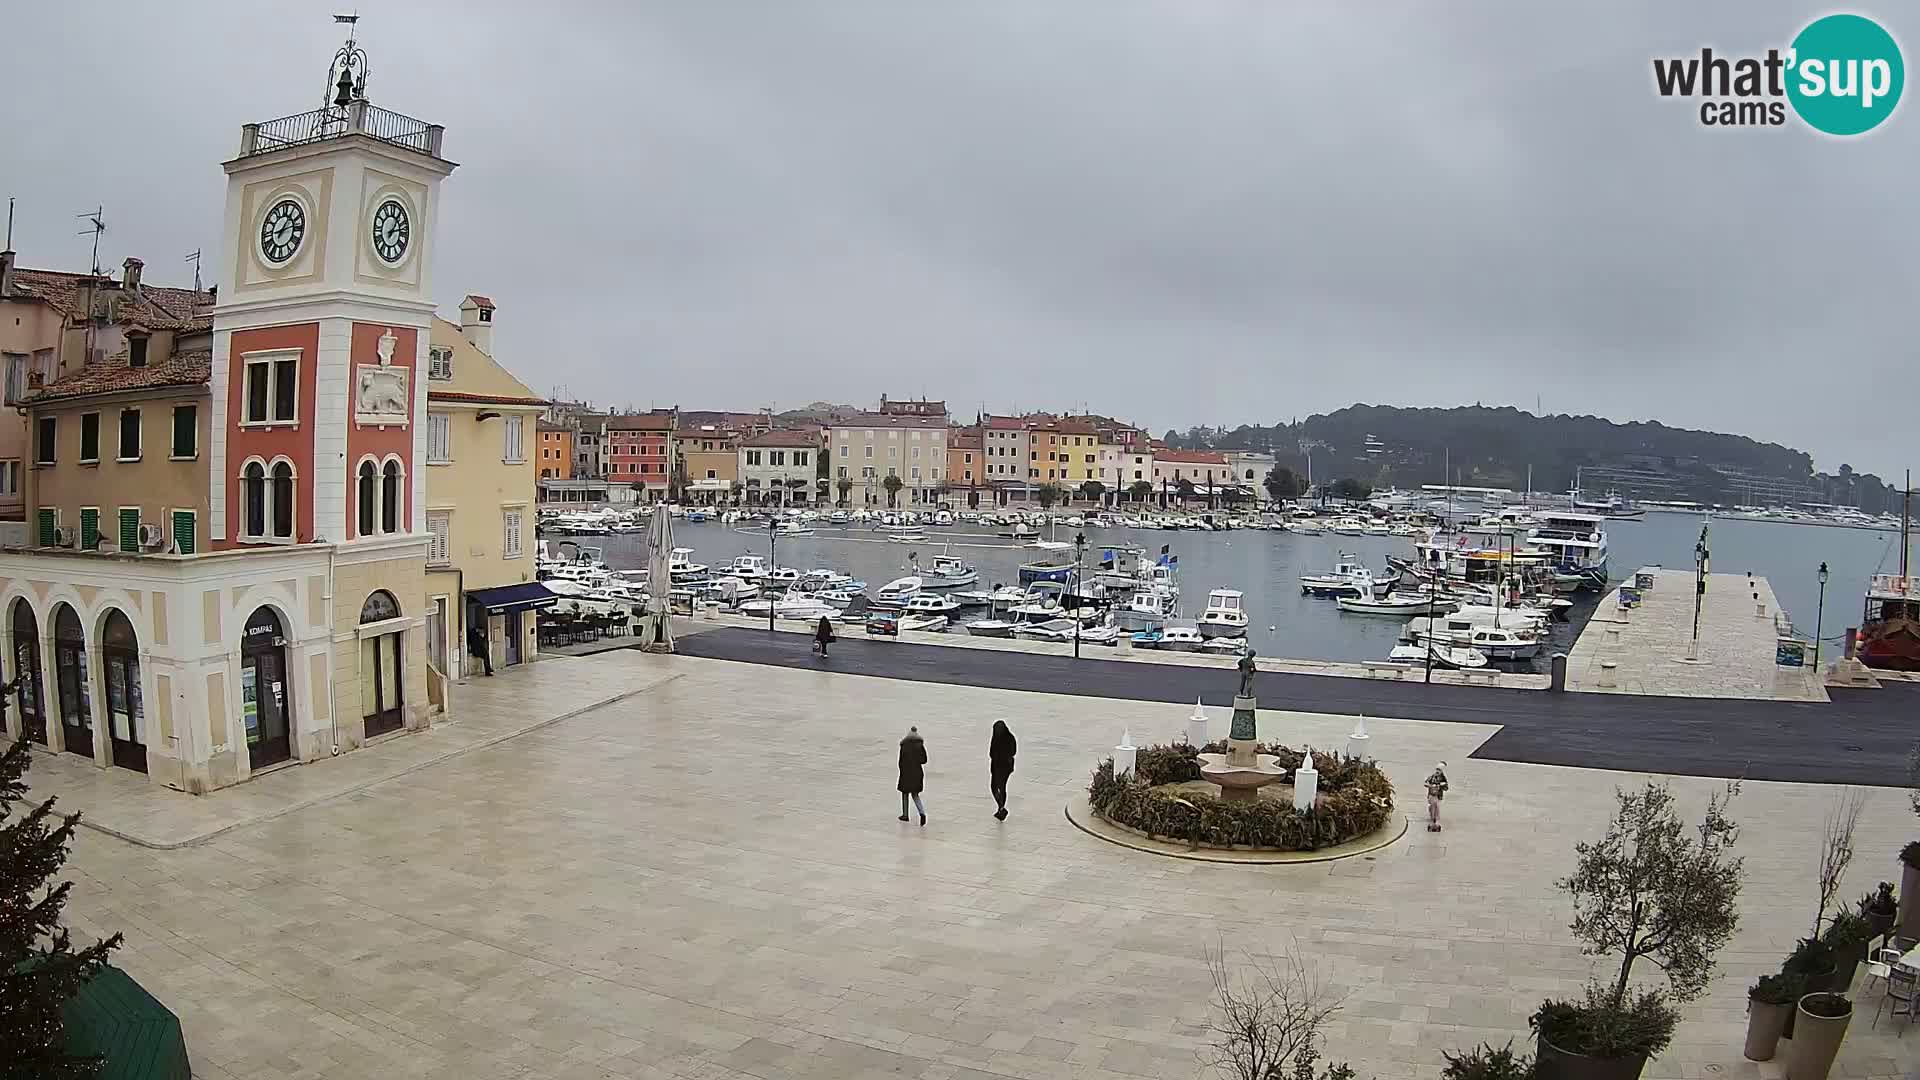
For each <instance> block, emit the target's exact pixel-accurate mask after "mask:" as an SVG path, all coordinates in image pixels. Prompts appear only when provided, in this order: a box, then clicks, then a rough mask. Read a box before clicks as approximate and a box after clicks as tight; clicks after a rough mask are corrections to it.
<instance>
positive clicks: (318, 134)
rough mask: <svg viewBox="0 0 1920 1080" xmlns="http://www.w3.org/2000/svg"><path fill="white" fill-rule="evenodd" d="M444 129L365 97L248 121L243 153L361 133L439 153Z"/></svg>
mask: <svg viewBox="0 0 1920 1080" xmlns="http://www.w3.org/2000/svg"><path fill="white" fill-rule="evenodd" d="M444 131H445V129H444V128H442V127H441V126H440V125H438V124H429V123H427V122H425V121H423V120H415V119H414V118H413V117H411V116H404V115H402V114H400V113H397V112H393V111H392V110H389V109H382V108H380V107H379V106H377V105H371V104H368V103H367V102H365V101H356V102H354V103H353V104H351V105H349V106H347V107H346V108H344V109H342V108H335V107H331V106H330V107H328V108H324V109H314V110H313V111H311V112H303V113H295V114H294V115H292V116H282V117H280V118H279V119H277V120H268V121H266V122H265V123H261V124H248V125H246V126H245V127H243V128H242V129H241V136H240V156H241V157H251V156H253V155H255V154H268V153H272V152H273V151H275V150H284V149H287V148H288V147H292V146H305V145H307V144H309V143H317V142H324V141H325V140H327V139H338V138H341V137H342V136H345V135H355V134H358V135H366V136H369V137H371V138H375V139H379V140H380V141H381V142H384V143H387V144H389V145H392V146H399V147H403V148H405V149H408V150H413V151H417V152H419V153H422V154H431V155H433V156H435V157H438V156H439V154H440V139H441V135H442V134H443V133H444Z"/></svg>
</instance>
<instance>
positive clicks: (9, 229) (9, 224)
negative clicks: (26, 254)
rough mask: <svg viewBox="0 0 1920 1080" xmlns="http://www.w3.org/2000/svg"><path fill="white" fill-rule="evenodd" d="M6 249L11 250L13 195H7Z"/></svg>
mask: <svg viewBox="0 0 1920 1080" xmlns="http://www.w3.org/2000/svg"><path fill="white" fill-rule="evenodd" d="M5 250H7V251H12V250H13V196H11V195H9V196H7V246H6V249H5Z"/></svg>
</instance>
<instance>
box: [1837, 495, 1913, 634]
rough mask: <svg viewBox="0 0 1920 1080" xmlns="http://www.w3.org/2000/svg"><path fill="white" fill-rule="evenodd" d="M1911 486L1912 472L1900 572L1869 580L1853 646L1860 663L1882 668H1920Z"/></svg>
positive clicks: (1902, 529) (1904, 511)
mask: <svg viewBox="0 0 1920 1080" xmlns="http://www.w3.org/2000/svg"><path fill="white" fill-rule="evenodd" d="M1912 488H1913V476H1912V474H1911V473H1909V474H1908V476H1907V483H1906V489H1905V493H1904V495H1903V497H1902V500H1901V508H1900V572H1899V573H1898V574H1875V575H1873V577H1872V578H1871V579H1869V580H1868V582H1867V600H1866V611H1865V613H1864V614H1863V615H1862V616H1861V618H1860V635H1859V638H1858V640H1857V643H1856V644H1855V646H1854V655H1855V656H1857V657H1858V658H1859V659H1860V662H1861V663H1863V664H1865V665H1867V666H1868V667H1872V668H1880V669H1881V670H1883V671H1920V578H1915V577H1914V576H1913V575H1912V574H1911V573H1909V569H1910V567H1911V563H1910V561H1909V557H1908V550H1909V548H1908V542H1909V540H1910V539H1911V537H1912V532H1913V491H1912ZM1822 569H1823V570H1824V569H1825V568H1824V567H1822Z"/></svg>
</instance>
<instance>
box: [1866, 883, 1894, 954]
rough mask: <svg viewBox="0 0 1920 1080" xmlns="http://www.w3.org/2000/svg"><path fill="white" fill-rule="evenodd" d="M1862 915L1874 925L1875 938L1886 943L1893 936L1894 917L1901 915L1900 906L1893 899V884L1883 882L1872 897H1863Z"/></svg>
mask: <svg viewBox="0 0 1920 1080" xmlns="http://www.w3.org/2000/svg"><path fill="white" fill-rule="evenodd" d="M1860 914H1862V915H1865V916H1866V917H1867V921H1868V922H1869V923H1871V924H1873V936H1874V937H1877V938H1879V939H1880V940H1881V941H1885V940H1886V939H1887V938H1888V937H1889V936H1891V935H1892V934H1893V920H1894V917H1895V916H1897V915H1899V914H1900V905H1898V904H1897V903H1895V902H1894V899H1893V882H1891V881H1883V882H1881V883H1880V888H1879V889H1877V890H1876V891H1875V892H1874V893H1873V894H1872V895H1870V896H1863V897H1861V898H1860Z"/></svg>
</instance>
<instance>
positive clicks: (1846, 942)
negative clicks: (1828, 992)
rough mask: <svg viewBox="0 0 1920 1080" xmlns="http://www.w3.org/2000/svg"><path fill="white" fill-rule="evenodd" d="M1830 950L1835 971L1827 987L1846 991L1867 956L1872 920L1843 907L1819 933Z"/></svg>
mask: <svg viewBox="0 0 1920 1080" xmlns="http://www.w3.org/2000/svg"><path fill="white" fill-rule="evenodd" d="M1821 940H1822V941H1824V942H1826V945H1827V948H1829V949H1831V950H1833V963H1834V975H1833V982H1832V984H1831V985H1830V986H1829V989H1832V990H1837V991H1839V992H1840V993H1843V994H1844V993H1846V992H1847V991H1848V990H1851V989H1852V988H1853V976H1854V974H1855V973H1856V972H1858V971H1859V969H1860V964H1861V962H1862V961H1864V960H1866V958H1867V946H1868V944H1870V943H1871V942H1872V941H1873V923H1872V922H1871V921H1869V920H1868V919H1867V917H1866V916H1865V915H1863V914H1861V913H1860V912H1857V911H1842V912H1840V913H1839V914H1837V915H1835V916H1834V917H1833V921H1832V922H1830V923H1828V924H1827V932H1826V933H1825V934H1824V935H1822V936H1821Z"/></svg>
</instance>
